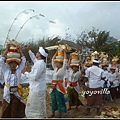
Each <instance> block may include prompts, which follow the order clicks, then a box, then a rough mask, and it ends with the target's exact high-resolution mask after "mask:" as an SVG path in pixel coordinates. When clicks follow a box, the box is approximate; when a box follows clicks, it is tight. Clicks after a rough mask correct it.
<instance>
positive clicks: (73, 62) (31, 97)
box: [0, 45, 120, 118]
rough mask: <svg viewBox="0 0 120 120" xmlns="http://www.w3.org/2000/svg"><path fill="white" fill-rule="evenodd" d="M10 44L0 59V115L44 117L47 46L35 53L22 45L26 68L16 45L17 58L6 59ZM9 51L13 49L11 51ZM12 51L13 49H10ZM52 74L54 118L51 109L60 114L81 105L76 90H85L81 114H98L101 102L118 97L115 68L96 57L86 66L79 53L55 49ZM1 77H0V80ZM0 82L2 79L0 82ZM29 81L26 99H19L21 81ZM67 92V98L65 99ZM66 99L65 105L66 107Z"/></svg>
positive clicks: (119, 84)
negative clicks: (27, 55) (1, 92)
mask: <svg viewBox="0 0 120 120" xmlns="http://www.w3.org/2000/svg"><path fill="white" fill-rule="evenodd" d="M9 49H10V46H6V50H5V51H4V52H3V53H2V55H1V58H0V65H1V72H2V74H1V75H3V76H2V78H3V79H4V80H3V81H4V85H3V84H1V86H2V87H1V88H2V89H4V93H3V101H2V115H1V118H46V81H45V79H46V78H45V77H46V58H47V56H48V55H49V52H48V50H47V49H45V48H43V47H39V49H38V52H37V53H36V55H35V54H34V53H33V52H32V51H31V50H30V47H29V46H27V45H26V46H25V49H26V50H27V51H28V54H29V56H30V58H31V60H32V61H33V66H32V67H31V68H30V70H27V68H26V66H28V63H27V61H26V57H25V55H24V54H23V52H22V50H21V48H20V46H19V47H18V48H17V49H18V51H19V53H20V58H16V59H15V58H14V57H13V58H7V57H6V55H7V53H8V52H9ZM11 51H13V50H11ZM14 51H15V50H14ZM52 68H53V71H54V72H53V75H52V79H51V86H52V87H51V88H52V91H51V93H50V95H51V102H52V104H51V116H49V117H50V118H54V117H55V111H58V112H59V118H62V113H66V112H67V111H69V110H71V109H72V106H75V110H77V111H78V110H79V109H78V106H79V105H81V106H83V105H84V104H83V103H82V102H81V100H80V97H79V95H80V92H81V89H80V87H82V90H83V91H84V92H85V94H84V97H85V99H86V101H87V103H86V112H85V113H84V114H85V115H89V114H90V110H91V109H92V108H93V107H94V108H96V114H97V115H100V108H101V106H102V104H103V103H104V102H106V101H107V102H108V101H113V102H115V101H116V98H118V97H120V92H119V91H120V78H119V76H120V75H119V74H120V73H119V69H118V68H117V67H116V66H113V65H112V64H110V63H109V64H101V63H100V60H99V59H98V58H94V59H93V60H92V63H91V64H89V65H88V66H86V65H85V64H82V63H81V62H80V60H79V53H77V52H73V53H70V55H69V58H68V56H67V52H66V48H60V49H56V52H55V54H54V55H53V57H52ZM1 80H2V79H1ZM1 82H2V81H1ZM23 83H29V86H28V87H29V94H28V97H27V102H26V104H24V103H23V102H21V97H22V94H23V93H24V92H23V87H22V86H21V84H23ZM65 94H67V95H68V98H69V99H68V100H67V101H66V99H65ZM66 102H68V108H67V106H66Z"/></svg>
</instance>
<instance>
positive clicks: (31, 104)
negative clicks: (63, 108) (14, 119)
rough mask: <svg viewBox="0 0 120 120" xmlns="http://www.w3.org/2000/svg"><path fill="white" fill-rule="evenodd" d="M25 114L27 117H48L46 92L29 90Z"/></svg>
mask: <svg viewBox="0 0 120 120" xmlns="http://www.w3.org/2000/svg"><path fill="white" fill-rule="evenodd" d="M25 115H26V117H27V118H46V92H40V93H35V92H32V91H30V92H29V96H28V98H27V103H26V108H25Z"/></svg>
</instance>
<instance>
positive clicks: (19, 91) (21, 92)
mask: <svg viewBox="0 0 120 120" xmlns="http://www.w3.org/2000/svg"><path fill="white" fill-rule="evenodd" d="M5 86H6V87H7V88H10V85H8V84H5ZM17 86H18V94H19V95H22V94H24V93H25V92H26V90H25V89H23V87H22V86H21V85H20V84H18V85H17Z"/></svg>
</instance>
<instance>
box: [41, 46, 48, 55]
mask: <svg viewBox="0 0 120 120" xmlns="http://www.w3.org/2000/svg"><path fill="white" fill-rule="evenodd" d="M39 52H40V54H41V55H43V56H44V57H47V56H48V54H47V53H46V52H45V50H44V49H43V47H39Z"/></svg>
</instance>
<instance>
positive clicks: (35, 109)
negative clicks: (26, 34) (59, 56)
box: [24, 46, 48, 118]
mask: <svg viewBox="0 0 120 120" xmlns="http://www.w3.org/2000/svg"><path fill="white" fill-rule="evenodd" d="M25 48H26V49H27V50H28V53H29V56H30V58H31V59H32V61H33V63H34V65H33V67H32V69H31V72H25V73H24V74H26V75H27V77H28V78H29V80H30V83H29V84H30V85H29V95H28V99H27V103H26V109H25V114H26V117H27V118H45V117H46V81H45V76H46V63H45V60H46V57H47V56H48V51H47V50H46V49H44V48H43V47H39V50H38V52H37V53H36V56H35V55H34V53H33V52H32V51H31V50H30V48H29V47H28V46H25Z"/></svg>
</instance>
